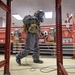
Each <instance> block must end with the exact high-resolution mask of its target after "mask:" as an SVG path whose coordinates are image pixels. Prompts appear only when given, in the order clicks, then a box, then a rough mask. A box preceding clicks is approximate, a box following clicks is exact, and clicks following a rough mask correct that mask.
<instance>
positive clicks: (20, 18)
mask: <svg viewBox="0 0 75 75" xmlns="http://www.w3.org/2000/svg"><path fill="white" fill-rule="evenodd" d="M12 16H13V17H15V18H16V19H17V20H23V18H22V17H21V16H20V15H19V14H14V15H12Z"/></svg>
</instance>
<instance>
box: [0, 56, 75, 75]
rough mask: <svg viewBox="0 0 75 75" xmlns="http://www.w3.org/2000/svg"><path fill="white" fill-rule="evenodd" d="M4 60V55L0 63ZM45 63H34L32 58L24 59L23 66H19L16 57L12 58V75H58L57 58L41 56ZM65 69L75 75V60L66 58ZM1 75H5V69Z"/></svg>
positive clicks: (70, 74) (0, 58)
mask: <svg viewBox="0 0 75 75" xmlns="http://www.w3.org/2000/svg"><path fill="white" fill-rule="evenodd" d="M3 59H4V55H0V61H1V60H3ZM40 59H41V60H43V61H44V63H43V64H35V63H33V60H32V56H31V55H29V56H28V57H27V58H23V59H22V60H21V61H22V65H21V66H19V65H18V64H17V63H16V61H15V55H11V57H10V73H11V75H57V70H56V58H55V57H54V56H49V55H48V56H40ZM63 63H64V67H65V68H66V71H67V72H68V75H75V59H71V57H64V59H63ZM0 75H3V68H0Z"/></svg>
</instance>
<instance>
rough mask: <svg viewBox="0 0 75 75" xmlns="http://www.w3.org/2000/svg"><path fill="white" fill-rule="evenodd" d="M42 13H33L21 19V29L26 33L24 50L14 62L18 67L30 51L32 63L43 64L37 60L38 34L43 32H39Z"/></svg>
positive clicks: (39, 11) (38, 51)
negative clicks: (31, 52)
mask: <svg viewBox="0 0 75 75" xmlns="http://www.w3.org/2000/svg"><path fill="white" fill-rule="evenodd" d="M43 16H44V12H43V11H42V10H38V11H36V12H35V13H34V15H33V16H31V15H27V16H25V18H24V19H23V23H24V25H23V27H24V30H25V32H26V43H25V46H24V50H22V51H21V52H20V53H18V54H16V62H17V63H18V64H19V65H20V64H21V59H22V58H24V57H26V56H27V55H28V54H29V53H30V51H31V50H33V55H32V58H33V62H34V63H43V61H42V60H40V59H39V55H40V50H39V37H38V33H41V34H42V35H44V34H43V32H41V30H40V23H41V22H43Z"/></svg>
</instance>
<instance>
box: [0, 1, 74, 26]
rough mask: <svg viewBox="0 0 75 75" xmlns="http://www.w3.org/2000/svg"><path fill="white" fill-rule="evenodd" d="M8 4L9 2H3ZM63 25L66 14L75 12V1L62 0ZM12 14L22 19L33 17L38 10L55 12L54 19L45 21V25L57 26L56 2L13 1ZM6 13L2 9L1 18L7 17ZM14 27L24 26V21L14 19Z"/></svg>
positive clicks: (0, 11) (0, 10)
mask: <svg viewBox="0 0 75 75" xmlns="http://www.w3.org/2000/svg"><path fill="white" fill-rule="evenodd" d="M2 1H4V2H5V3H6V1H7V0H2ZM61 5H62V23H64V21H65V19H66V14H67V13H69V14H71V13H73V12H75V0H62V4H61ZM11 9H12V14H16V13H18V14H19V15H21V16H22V17H24V16H25V15H28V14H30V15H33V14H34V12H35V11H37V10H43V11H44V12H49V11H51V12H53V18H52V19H45V18H44V23H43V24H42V25H45V24H55V0H13V1H12V8H11ZM5 15H6V14H5V11H4V10H3V9H1V8H0V17H3V18H4V17H5ZM13 23H14V26H22V25H23V23H22V21H18V20H16V19H15V18H13V17H12V24H13Z"/></svg>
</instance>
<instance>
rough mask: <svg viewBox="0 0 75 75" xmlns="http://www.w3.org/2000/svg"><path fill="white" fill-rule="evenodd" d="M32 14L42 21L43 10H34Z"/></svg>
mask: <svg viewBox="0 0 75 75" xmlns="http://www.w3.org/2000/svg"><path fill="white" fill-rule="evenodd" d="M34 16H35V17H37V18H38V20H39V21H40V22H43V16H44V12H43V11H42V10H38V11H36V12H35V13H34Z"/></svg>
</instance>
